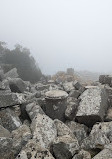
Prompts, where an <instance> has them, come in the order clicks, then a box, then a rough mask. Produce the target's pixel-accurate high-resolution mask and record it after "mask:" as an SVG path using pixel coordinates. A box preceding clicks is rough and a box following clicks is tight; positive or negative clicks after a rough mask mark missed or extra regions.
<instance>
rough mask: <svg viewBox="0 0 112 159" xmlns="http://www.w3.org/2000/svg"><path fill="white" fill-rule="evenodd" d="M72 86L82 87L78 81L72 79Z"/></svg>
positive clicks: (78, 88) (79, 88)
mask: <svg viewBox="0 0 112 159" xmlns="http://www.w3.org/2000/svg"><path fill="white" fill-rule="evenodd" d="M73 86H74V87H75V89H76V90H81V89H82V88H84V87H83V86H82V85H81V84H80V83H79V82H78V81H76V80H75V81H74V82H73Z"/></svg>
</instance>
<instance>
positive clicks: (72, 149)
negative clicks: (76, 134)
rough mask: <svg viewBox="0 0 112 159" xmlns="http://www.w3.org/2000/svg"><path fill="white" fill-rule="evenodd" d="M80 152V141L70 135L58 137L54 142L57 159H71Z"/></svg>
mask: <svg viewBox="0 0 112 159" xmlns="http://www.w3.org/2000/svg"><path fill="white" fill-rule="evenodd" d="M78 150H79V144H78V141H77V140H76V139H74V138H71V137H70V136H69V135H65V136H60V137H57V138H56V140H54V142H53V153H54V157H55V158H56V159H71V158H72V157H73V156H74V155H75V154H76V153H77V152H78Z"/></svg>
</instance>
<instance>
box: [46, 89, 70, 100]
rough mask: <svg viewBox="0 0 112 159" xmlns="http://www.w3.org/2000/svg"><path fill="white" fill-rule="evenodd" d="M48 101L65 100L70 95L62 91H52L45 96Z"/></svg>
mask: <svg viewBox="0 0 112 159" xmlns="http://www.w3.org/2000/svg"><path fill="white" fill-rule="evenodd" d="M45 96H46V97H45V98H46V99H65V98H67V97H68V93H66V92H65V91H62V90H52V91H48V92H46V94H45Z"/></svg>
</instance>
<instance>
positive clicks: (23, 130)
mask: <svg viewBox="0 0 112 159" xmlns="http://www.w3.org/2000/svg"><path fill="white" fill-rule="evenodd" d="M12 137H13V147H14V154H15V155H17V154H18V153H19V152H20V151H21V149H22V147H24V146H25V145H26V144H27V142H28V141H29V140H30V139H31V138H32V134H31V131H30V128H29V127H28V126H27V125H21V126H20V127H19V128H18V129H16V130H13V131H12Z"/></svg>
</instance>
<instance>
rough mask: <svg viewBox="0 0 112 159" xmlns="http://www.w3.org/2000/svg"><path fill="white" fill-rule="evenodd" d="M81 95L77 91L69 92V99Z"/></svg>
mask: <svg viewBox="0 0 112 159" xmlns="http://www.w3.org/2000/svg"><path fill="white" fill-rule="evenodd" d="M80 95H81V92H80V91H79V90H71V91H70V93H69V97H74V98H77V99H78V97H79V96H80Z"/></svg>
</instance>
